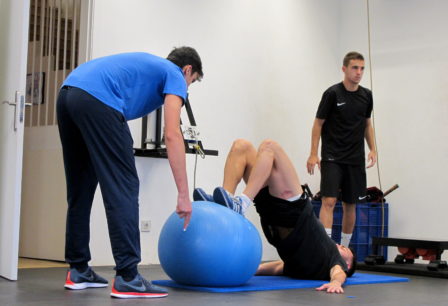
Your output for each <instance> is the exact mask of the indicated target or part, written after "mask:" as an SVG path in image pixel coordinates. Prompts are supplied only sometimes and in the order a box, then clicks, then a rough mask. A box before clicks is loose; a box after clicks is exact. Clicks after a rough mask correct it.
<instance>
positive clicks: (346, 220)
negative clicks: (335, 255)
mask: <svg viewBox="0 0 448 306" xmlns="http://www.w3.org/2000/svg"><path fill="white" fill-rule="evenodd" d="M342 208H343V215H342V233H341V245H343V246H345V247H348V245H349V244H350V240H351V238H352V234H353V229H354V228H355V222H356V205H355V204H349V203H345V202H343V203H342Z"/></svg>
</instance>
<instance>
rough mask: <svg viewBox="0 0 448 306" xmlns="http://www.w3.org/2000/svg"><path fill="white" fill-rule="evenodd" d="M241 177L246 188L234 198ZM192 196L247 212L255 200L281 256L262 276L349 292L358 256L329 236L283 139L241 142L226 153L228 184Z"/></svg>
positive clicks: (267, 233)
mask: <svg viewBox="0 0 448 306" xmlns="http://www.w3.org/2000/svg"><path fill="white" fill-rule="evenodd" d="M241 179H243V180H244V181H245V182H246V188H245V189H244V191H243V193H242V194H241V195H239V196H233V194H234V193H235V190H236V187H237V186H238V184H239V183H240V181H241ZM193 198H194V200H195V201H212V202H216V203H218V204H221V205H224V206H227V207H228V208H230V209H232V210H234V211H236V212H238V213H240V214H242V215H244V213H245V211H246V210H247V209H248V207H249V206H251V205H252V204H253V203H255V207H256V209H257V212H258V214H259V215H260V221H261V226H262V228H263V232H264V234H265V236H266V239H267V240H268V242H269V243H270V244H272V245H273V246H274V247H275V248H276V249H277V252H278V254H279V256H280V258H281V260H279V261H274V262H268V263H263V264H261V265H260V266H259V268H258V270H257V272H256V274H257V275H285V276H289V277H293V278H299V279H314V280H330V282H329V283H326V284H324V285H322V286H321V287H319V288H317V290H319V291H321V290H326V292H329V293H343V292H344V290H343V289H342V285H343V284H344V282H345V280H346V277H347V276H348V277H350V276H351V275H353V273H354V271H355V265H356V257H355V254H354V252H353V250H351V249H348V248H346V247H344V246H341V245H338V244H335V243H334V242H333V241H332V240H331V238H329V237H328V235H327V233H326V232H325V229H324V227H323V226H322V224H321V223H320V221H319V220H318V219H317V217H316V216H315V214H314V212H313V206H312V204H311V201H310V199H309V198H308V197H307V195H306V194H305V193H304V192H303V190H302V188H301V185H300V181H299V177H298V175H297V173H296V171H295V170H294V166H293V164H292V162H291V161H290V159H289V157H288V156H287V154H286V153H285V151H284V150H283V148H282V147H281V146H280V145H279V144H278V143H276V142H274V141H272V140H265V141H264V142H263V143H262V144H261V145H260V147H259V149H258V151H257V150H256V149H255V147H254V146H253V145H252V144H251V143H250V142H248V141H246V140H242V139H238V140H236V141H235V142H234V143H233V145H232V148H231V149H230V152H229V154H228V156H227V160H226V165H225V168H224V182H223V187H217V188H216V189H215V190H214V192H213V196H212V195H209V194H207V193H206V192H205V191H204V190H202V189H201V188H197V189H195V190H194V193H193Z"/></svg>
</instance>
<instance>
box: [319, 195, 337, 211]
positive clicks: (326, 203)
mask: <svg viewBox="0 0 448 306" xmlns="http://www.w3.org/2000/svg"><path fill="white" fill-rule="evenodd" d="M336 201H337V199H336V198H333V197H331V198H330V197H324V198H322V207H324V208H326V209H331V210H333V209H334V207H335V206H336Z"/></svg>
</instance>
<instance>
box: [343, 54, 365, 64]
mask: <svg viewBox="0 0 448 306" xmlns="http://www.w3.org/2000/svg"><path fill="white" fill-rule="evenodd" d="M351 60H361V61H363V60H364V56H362V54H361V53H359V52H356V51H351V52H349V53H347V54H346V55H345V56H344V60H343V61H342V65H344V66H345V67H348V65H349V64H350V61H351Z"/></svg>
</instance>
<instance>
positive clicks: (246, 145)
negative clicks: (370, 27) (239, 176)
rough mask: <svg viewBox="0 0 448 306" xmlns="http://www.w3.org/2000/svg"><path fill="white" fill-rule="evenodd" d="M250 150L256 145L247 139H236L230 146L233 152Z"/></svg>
mask: <svg viewBox="0 0 448 306" xmlns="http://www.w3.org/2000/svg"><path fill="white" fill-rule="evenodd" d="M250 150H254V146H253V145H252V143H251V142H250V141H248V140H246V139H236V140H235V141H234V142H233V144H232V147H231V148H230V151H231V152H233V153H241V154H243V153H246V152H248V151H250Z"/></svg>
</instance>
